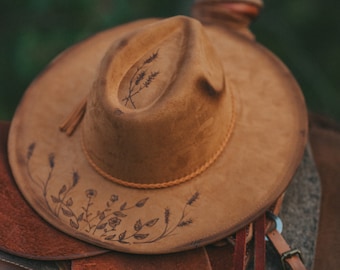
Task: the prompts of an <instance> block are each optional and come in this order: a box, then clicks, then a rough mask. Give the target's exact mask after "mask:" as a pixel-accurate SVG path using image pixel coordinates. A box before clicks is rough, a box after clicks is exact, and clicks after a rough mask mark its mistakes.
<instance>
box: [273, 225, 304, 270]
mask: <svg viewBox="0 0 340 270" xmlns="http://www.w3.org/2000/svg"><path fill="white" fill-rule="evenodd" d="M267 237H268V238H269V240H270V242H271V243H272V244H273V246H274V248H275V249H276V251H277V252H278V253H279V254H280V256H281V263H282V267H283V269H287V268H286V264H288V265H289V266H290V268H291V269H292V270H306V268H305V266H304V265H303V262H302V257H301V252H300V251H299V250H298V249H291V248H290V246H289V245H288V244H287V242H286V240H285V239H284V238H283V237H282V235H281V234H280V233H279V232H278V231H277V230H276V229H275V230H273V231H271V232H269V233H267Z"/></svg>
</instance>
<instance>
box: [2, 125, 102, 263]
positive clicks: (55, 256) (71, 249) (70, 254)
mask: <svg viewBox="0 0 340 270" xmlns="http://www.w3.org/2000/svg"><path fill="white" fill-rule="evenodd" d="M9 126H10V124H9V123H7V122H1V121H0V189H1V192H0V201H1V204H0V219H1V224H0V250H2V251H4V252H6V253H9V254H13V255H16V256H20V257H23V258H28V259H35V260H71V259H78V258H84V257H88V256H95V255H98V254H103V253H107V252H108V250H105V249H101V248H99V247H96V246H93V245H89V244H87V243H85V242H82V241H79V240H76V239H74V238H73V237H70V236H68V235H66V234H64V233H62V232H60V231H59V230H56V229H55V228H54V227H52V226H51V225H49V224H48V223H47V222H45V221H44V220H42V219H41V217H40V216H39V215H38V214H37V213H36V212H35V211H34V210H33V209H32V208H31V207H29V205H28V204H27V202H26V201H25V200H24V198H23V197H22V195H21V194H20V191H19V190H18V188H17V186H16V184H15V181H14V179H13V176H12V174H11V170H10V167H9V164H8V157H7V135H8V130H9ZM23 239H24V241H23Z"/></svg>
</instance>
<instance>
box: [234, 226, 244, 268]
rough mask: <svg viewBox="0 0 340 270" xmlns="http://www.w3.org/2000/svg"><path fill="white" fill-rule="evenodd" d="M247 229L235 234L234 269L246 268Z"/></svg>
mask: <svg viewBox="0 0 340 270" xmlns="http://www.w3.org/2000/svg"><path fill="white" fill-rule="evenodd" d="M246 238H247V228H244V229H241V230H240V231H238V232H237V233H236V243H235V250H234V269H235V270H243V269H245V268H246V251H247V242H246Z"/></svg>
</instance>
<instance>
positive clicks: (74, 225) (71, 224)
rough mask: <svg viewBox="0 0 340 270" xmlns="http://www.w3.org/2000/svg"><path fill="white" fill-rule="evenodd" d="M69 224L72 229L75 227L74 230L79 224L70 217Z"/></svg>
mask: <svg viewBox="0 0 340 270" xmlns="http://www.w3.org/2000/svg"><path fill="white" fill-rule="evenodd" d="M70 226H71V227H72V228H73V229H76V230H78V229H79V224H78V223H75V222H74V221H73V220H72V219H70Z"/></svg>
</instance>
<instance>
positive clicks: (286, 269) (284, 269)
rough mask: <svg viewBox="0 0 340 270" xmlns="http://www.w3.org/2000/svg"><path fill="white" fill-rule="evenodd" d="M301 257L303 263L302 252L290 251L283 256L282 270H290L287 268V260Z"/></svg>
mask: <svg viewBox="0 0 340 270" xmlns="http://www.w3.org/2000/svg"><path fill="white" fill-rule="evenodd" d="M296 255H297V256H299V258H300V260H301V261H302V263H303V259H302V254H301V251H300V250H299V249H292V250H288V251H286V252H284V253H282V254H281V264H282V268H283V270H288V268H287V267H286V260H287V259H290V258H292V257H293V256H296Z"/></svg>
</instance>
